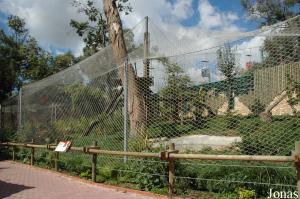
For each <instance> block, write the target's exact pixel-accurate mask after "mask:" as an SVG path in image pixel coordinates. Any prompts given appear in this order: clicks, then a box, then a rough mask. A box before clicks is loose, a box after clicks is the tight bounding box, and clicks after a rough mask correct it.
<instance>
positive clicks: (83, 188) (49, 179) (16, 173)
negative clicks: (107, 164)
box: [0, 161, 155, 199]
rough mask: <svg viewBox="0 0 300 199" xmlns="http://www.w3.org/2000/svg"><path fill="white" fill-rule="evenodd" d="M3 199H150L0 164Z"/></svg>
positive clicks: (3, 163)
mask: <svg viewBox="0 0 300 199" xmlns="http://www.w3.org/2000/svg"><path fill="white" fill-rule="evenodd" d="M0 198H3V199H4V198H5V199H8V198H9V199H11V198H14V199H21V198H22V199H93V198H95V199H102V198H103V199H150V198H155V197H150V196H145V195H142V194H140V193H135V192H125V191H117V190H116V189H113V188H109V187H105V186H101V185H100V186H99V185H94V184H91V183H86V182H83V181H80V180H78V179H75V178H70V177H66V176H64V175H60V174H58V173H55V172H51V171H47V170H44V169H38V168H34V167H30V166H27V165H22V164H20V163H13V162H9V161H2V162H0Z"/></svg>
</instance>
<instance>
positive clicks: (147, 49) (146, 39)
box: [144, 16, 150, 78]
mask: <svg viewBox="0 0 300 199" xmlns="http://www.w3.org/2000/svg"><path fill="white" fill-rule="evenodd" d="M148 26H149V17H148V16H146V17H145V33H144V77H146V78H148V77H149V76H150V72H149V53H150V35H149V31H148Z"/></svg>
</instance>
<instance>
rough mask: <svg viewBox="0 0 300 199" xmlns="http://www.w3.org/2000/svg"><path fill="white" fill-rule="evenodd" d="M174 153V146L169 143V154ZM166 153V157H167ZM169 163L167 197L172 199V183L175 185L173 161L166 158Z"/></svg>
mask: <svg viewBox="0 0 300 199" xmlns="http://www.w3.org/2000/svg"><path fill="white" fill-rule="evenodd" d="M173 151H175V144H174V143H170V145H169V153H171V152H173ZM169 153H168V156H169ZM168 161H169V191H168V197H169V198H173V193H174V183H175V161H174V159H172V158H169V157H168Z"/></svg>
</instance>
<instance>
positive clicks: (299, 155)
mask: <svg viewBox="0 0 300 199" xmlns="http://www.w3.org/2000/svg"><path fill="white" fill-rule="evenodd" d="M294 158H295V160H294V161H295V162H294V163H295V167H296V171H297V190H298V195H299V196H300V141H297V142H296V143H295V152H294Z"/></svg>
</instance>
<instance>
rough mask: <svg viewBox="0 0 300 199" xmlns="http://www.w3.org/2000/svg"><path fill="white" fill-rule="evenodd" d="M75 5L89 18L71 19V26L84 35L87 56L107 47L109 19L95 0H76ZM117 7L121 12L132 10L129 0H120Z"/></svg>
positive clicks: (84, 50) (126, 12)
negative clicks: (83, 19)
mask: <svg viewBox="0 0 300 199" xmlns="http://www.w3.org/2000/svg"><path fill="white" fill-rule="evenodd" d="M73 6H74V7H76V8H78V12H79V13H82V14H83V15H85V16H86V17H87V20H85V21H82V22H80V21H76V20H74V19H72V20H71V21H70V26H71V27H73V28H74V29H75V30H76V33H77V34H78V35H79V36H80V37H83V41H84V43H85V47H84V49H83V52H84V56H85V57H87V56H90V55H92V54H94V53H95V52H97V51H98V50H100V49H101V48H103V47H106V46H107V44H108V43H109V38H108V33H109V31H108V26H107V21H106V19H105V17H104V16H103V13H102V11H101V10H100V9H99V8H97V5H96V2H95V1H94V0H88V1H87V2H86V3H82V2H80V1H78V0H75V1H73ZM117 7H118V10H119V11H120V12H124V13H125V14H126V15H127V14H129V13H130V12H132V8H131V6H130V4H128V0H118V1H117Z"/></svg>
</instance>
